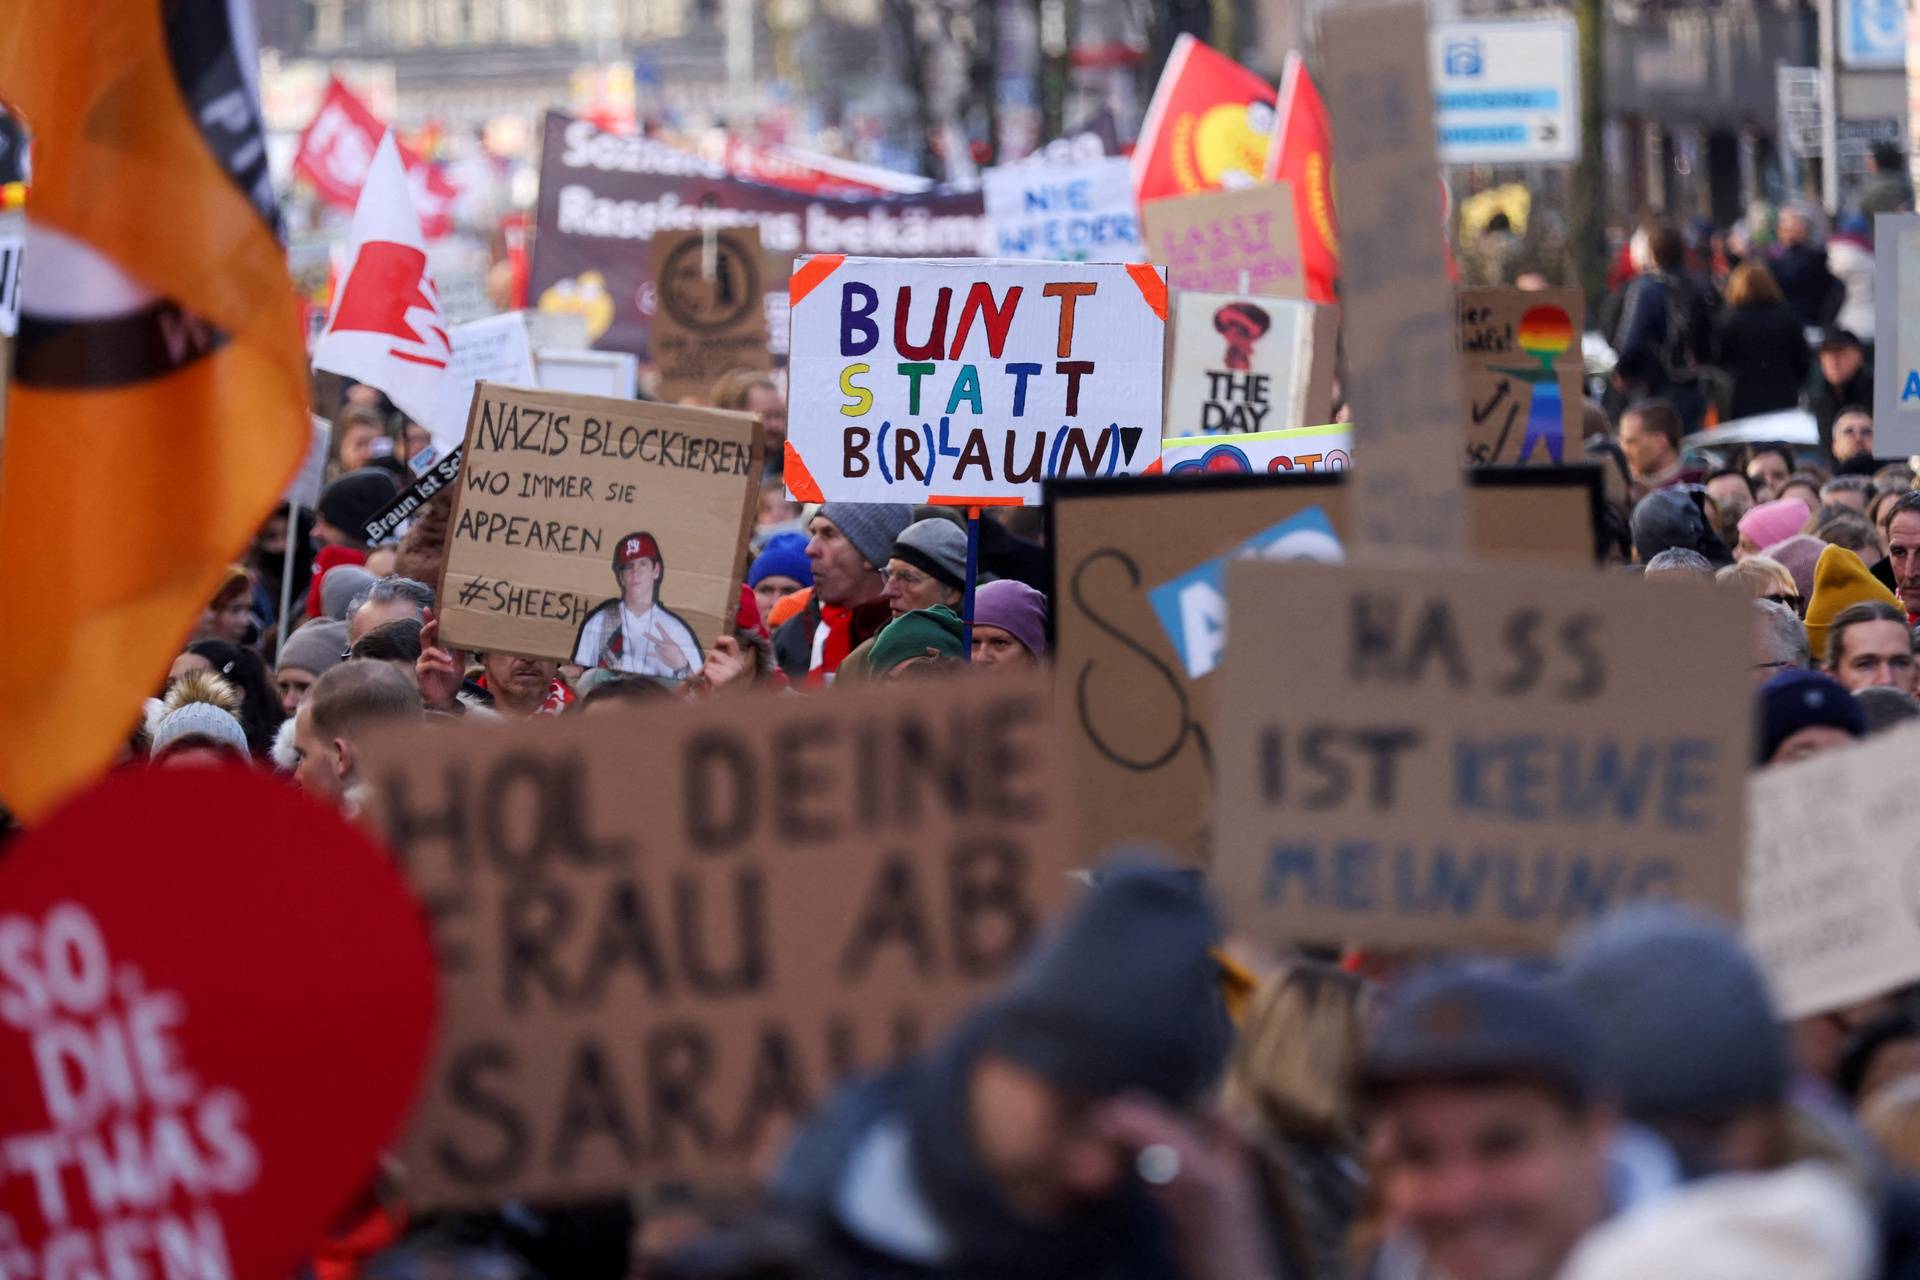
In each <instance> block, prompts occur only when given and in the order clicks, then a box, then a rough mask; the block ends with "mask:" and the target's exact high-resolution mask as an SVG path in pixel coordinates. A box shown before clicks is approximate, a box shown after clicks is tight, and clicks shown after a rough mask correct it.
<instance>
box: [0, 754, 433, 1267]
mask: <svg viewBox="0 0 1920 1280" xmlns="http://www.w3.org/2000/svg"><path fill="white" fill-rule="evenodd" d="M436 1003H437V994H436V990H435V971H434V960H433V951H432V944H431V941H430V938H429V935H428V932H427V927H426V922H425V918H424V916H423V914H422V912H421V909H420V908H419V906H418V905H417V904H416V903H415V902H414V900H413V898H412V897H411V896H410V894H409V893H408V891H407V888H406V885H405V883H404V881H403V880H402V879H401V876H400V874H399V871H398V870H397V868H396V867H395V866H394V865H393V862H392V859H391V858H390V857H389V856H388V854H387V853H386V852H385V851H384V850H382V849H381V848H380V847H379V846H378V845H376V844H375V843H374V842H373V841H372V840H371V839H370V838H369V837H368V836H367V835H366V833H364V832H362V831H361V830H360V829H359V828H357V827H354V826H352V825H350V824H349V823H347V822H346V821H345V820H344V819H342V818H341V817H340V816H339V815H338V814H337V813H336V812H334V811H333V810H331V809H327V808H323V807H322V806H320V805H319V804H317V803H315V802H314V801H313V800H311V799H309V798H308V797H306V796H304V795H302V794H301V793H299V792H298V791H295V790H293V789H292V788H290V787H288V786H286V785H285V784H283V783H281V782H279V781H277V780H275V779H273V778H271V777H269V776H267V775H265V774H261V773H255V772H249V771H247V770H243V769H237V768H227V767H223V768H207V769H192V768H188V769H167V770H129V771H126V772H122V773H120V774H117V775H115V776H113V777H111V778H109V779H107V780H106V781H105V782H103V783H101V784H100V785H99V786H97V787H94V788H93V789H92V790H91V791H89V792H87V793H86V794H84V795H82V796H80V797H79V798H78V799H76V800H74V801H72V802H71V803H69V804H68V805H66V806H65V807H64V808H63V809H61V810H60V811H59V812H58V813H56V814H55V815H54V816H53V817H52V818H51V819H49V820H48V821H47V822H45V823H44V824H42V825H41V826H40V827H38V828H37V829H35V830H33V831H30V832H28V833H27V834H25V835H23V836H21V837H19V838H18V839H16V840H15V841H14V842H13V843H12V844H11V845H10V846H8V847H7V849H6V851H5V856H4V857H0V1246H4V1247H6V1248H8V1249H10V1250H19V1249H24V1250H25V1251H26V1252H27V1253H29V1254H31V1255H32V1256H31V1258H30V1259H20V1258H19V1255H18V1254H17V1253H16V1254H15V1255H14V1256H13V1257H12V1258H10V1259H9V1262H10V1263H11V1262H14V1261H21V1260H30V1261H31V1262H32V1264H33V1268H32V1271H31V1274H36V1275H40V1276H47V1275H53V1274H62V1273H65V1274H100V1275H111V1274H116V1273H120V1274H129V1275H131V1274H143V1275H150V1276H153V1277H156V1280H159V1278H162V1277H172V1276H183V1275H191V1276H194V1277H197V1278H198V1277H207V1278H211V1277H215V1276H222V1275H224V1276H232V1277H241V1278H245V1277H256V1276H261V1277H267V1276H282V1275H286V1274H288V1273H289V1272H290V1271H291V1270H292V1269H293V1267H294V1265H295V1264H296V1263H297V1262H298V1260H299V1259H300V1258H302V1257H304V1256H305V1255H307V1254H308V1253H310V1252H311V1251H312V1250H313V1248H314V1246H315V1245H316V1244H317V1243H319V1242H320V1240H321V1239H322V1238H323V1237H324V1235H325V1234H326V1233H327V1231H328V1230H329V1229H330V1228H332V1227H333V1226H335V1225H336V1223H337V1222H338V1220H339V1218H340V1216H341V1214H342V1213H343V1212H344V1211H345V1210H346V1209H347V1208H348V1207H349V1206H350V1205H351V1204H352V1203H353V1202H354V1201H355V1200H356V1199H357V1197H358V1196H359V1194H360V1193H361V1192H363V1191H364V1190H365V1189H366V1188H367V1187H368V1185H369V1183H370V1182H371V1180H372V1179H373V1177H374V1174H375V1170H376V1166H377V1160H378V1156H379V1153H380V1152H381V1151H382V1150H384V1149H385V1148H386V1147H387V1146H389V1145H390V1144H391V1143H392V1142H393V1140H394V1139H395V1137H396V1136H397V1135H398V1133H399V1130H400V1125H401V1122H402V1120H403V1119H404V1118H405V1116H406V1112H407V1110H408V1107H409V1106H410V1104H411V1103H412V1101H413V1099H414V1096H415V1090H416V1088H417V1086H418V1085H419V1083H420V1080H421V1075H422V1072H423V1070H424V1068H425V1065H426V1059H427V1049H428V1042H429V1039H430V1036H431V1032H432V1026H433V1021H434V1014H435V1008H436ZM8 1218H11V1219H12V1226H13V1231H12V1232H11V1233H9V1232H8V1231H7V1229H6V1228H7V1226H8V1224H7V1222H6V1219H8ZM9 1236H11V1238H7V1237H9ZM8 1270H9V1273H12V1272H13V1267H12V1266H11V1265H10V1266H9V1267H8Z"/></svg>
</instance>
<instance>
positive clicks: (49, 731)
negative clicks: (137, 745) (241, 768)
mask: <svg viewBox="0 0 1920 1280" xmlns="http://www.w3.org/2000/svg"><path fill="white" fill-rule="evenodd" d="M250 30H251V23H250V18H249V17H248V10H247V6H246V0H197V2H196V3H191V4H179V3H167V2H165V0H13V5H12V11H11V12H10V13H9V14H8V20H7V23H6V28H5V30H4V31H0V95H4V98H5V102H6V106H7V108H8V109H9V110H10V111H13V112H16V113H17V114H19V115H20V116H21V117H23V118H24V119H25V121H26V124H27V129H28V131H29V134H30V136H31V138H32V146H33V185H32V188H31V190H30V192H29V194H28V197H27V206H26V212H27V243H26V249H25V253H24V255H23V259H22V290H23V298H22V308H21V309H22V314H21V319H20V333H19V339H18V345H17V347H16V348H15V363H14V372H13V383H12V387H11V390H10V393H9V396H8V402H7V415H6V436H5V440H4V445H3V448H4V458H3V459H0V564H4V565H5V569H4V571H0V802H4V803H5V804H6V805H7V806H9V807H10V808H11V809H13V811H14V812H15V813H16V814H18V815H19V816H20V817H22V818H25V819H28V820H31V819H34V818H36V817H38V816H39V815H41V814H43V813H45V812H46V811H47V810H48V809H49V808H50V807H51V806H52V805H53V804H55V803H56V802H57V801H59V800H60V799H61V798H62V797H63V796H64V795H66V794H67V793H69V792H71V791H73V790H74V789H76V788H78V787H80V786H82V785H84V784H85V783H87V782H88V781H89V780H91V779H92V778H93V777H94V776H95V775H97V774H98V773H99V772H100V771H101V770H102V769H104V768H106V767H107V766H108V765H109V764H111V763H112V762H113V760H114V758H115V756H116V755H117V753H118V752H119V750H120V748H121V745H122V744H123V743H124V742H125V741H126V739H127V735H128V734H129V732H131V730H132V729H133V727H134V725H135V724H136V722H137V721H138V719H139V716H140V708H141V700H142V698H143V697H144V696H146V695H148V694H151V693H153V692H155V691H156V689H157V688H158V687H159V685H160V684H161V682H162V681H163V680H164V678H165V676H166V671H167V666H168V663H169V662H170V660H171V659H172V657H173V656H174V654H176V653H177V652H179V650H180V647H181V645H182V644H183V643H184V641H185V640H186V639H187V637H188V635H189V633H190V632H191V630H192V628H193V626H194V623H195V622H196V620H197V619H198V618H199V616H200V612H201V610H202V609H203V608H204V607H205V605H206V603H207V600H208V599H209V598H210V597H211V595H212V594H213V590H214V587H215V586H216V584H217V583H218V582H219V580H220V575H221V570H222V566H224V565H226V564H227V563H229V562H230V561H232V560H233V559H235V558H236V557H237V556H238V555H239V554H240V552H241V550H242V548H244V547H245V546H246V544H247V540H248V538H249V537H250V536H251V534H252V532H253V530H254V529H255V527H256V526H257V525H258V524H259V522H260V521H261V520H262V519H263V518H264V517H265V516H266V514H267V513H268V512H269V511H270V510H271V509H272V508H273V506H274V504H275V503H276V502H277V501H278V500H279V498H280V495H281V492H282V491H283V489H284V488H285V486H286V484H287V482H288V480H289V479H290V478H291V477H292V475H293V473H294V471H295V469H296V468H297V467H298V465H299V463H300V460H301V458H302V456H303V455H304V454H305V452H306V449H307V443H308V423H307V415H306V402H307V383H306V370H305V367H304V366H305V361H304V353H303V351H302V348H301V341H300V334H299V331H298V329H297V327H296V320H295V303H294V296H293V288H292V283H291V281H290V280H289V278H288V274H287V268H286V259H285V256H284V254H283V252H282V250H281V246H280V241H279V237H278V235H277V233H276V218H275V212H274V208H273V197H272V188H271V186H270V184H269V181H268V177H267V157H266V146H265V137H264V133H263V130H262V128H261V124H260V113H259V108H258V105H257V93H256V91H255V88H254V80H255V78H256V76H257V63H256V61H255V59H254V51H253V50H252V49H251V48H248V47H243V41H241V40H238V39H236V32H247V31H250Z"/></svg>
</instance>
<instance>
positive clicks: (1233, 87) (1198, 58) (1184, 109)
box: [1133, 35, 1273, 203]
mask: <svg viewBox="0 0 1920 1280" xmlns="http://www.w3.org/2000/svg"><path fill="white" fill-rule="evenodd" d="M1272 123H1273V86H1272V85H1270V84H1268V83H1267V82H1266V81H1265V80H1262V79H1261V78H1260V77H1259V76H1257V75H1255V74H1254V73H1253V72H1251V71H1249V70H1247V69H1246V68H1245V67H1243V66H1241V65H1240V64H1239V63H1237V62H1235V61H1234V60H1233V59H1232V58H1229V57H1227V56H1226V55H1225V54H1223V53H1220V52H1217V51H1216V50H1214V49H1212V48H1209V47H1208V46H1207V45H1205V44H1202V43H1201V42H1200V41H1198V40H1196V39H1194V38H1193V37H1192V36H1190V35H1182V36H1181V37H1180V38H1179V39H1178V40H1176V41H1174V45H1173V52H1172V54H1170V55H1169V56H1168V58H1167V66H1166V69H1165V70H1164V71H1162V72H1161V73H1160V83H1159V85H1158V86H1157V87H1156V88H1155V89H1154V91H1153V101H1152V102H1151V103H1149V104H1148V105H1147V118H1146V120H1145V121H1144V122H1143V123H1142V124H1141V126H1140V140H1139V141H1138V142H1137V143H1136V144H1135V145H1134V149H1133V196H1134V199H1135V200H1138V201H1140V202H1142V203H1144V202H1146V201H1148V200H1160V199H1164V198H1165V197H1167V196H1190V195H1197V194H1199V193H1200V192H1203V191H1218V190H1220V189H1221V188H1222V187H1248V186H1252V185H1253V184H1254V183H1256V182H1258V181H1259V180H1260V171H1261V167H1262V165H1263V164H1264V162H1265V160H1266V155H1267V144H1268V141H1269V135H1270V133H1271V130H1272Z"/></svg>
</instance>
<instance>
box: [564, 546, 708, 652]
mask: <svg viewBox="0 0 1920 1280" xmlns="http://www.w3.org/2000/svg"><path fill="white" fill-rule="evenodd" d="M665 576H666V563H665V562H664V561H663V560H662V559H661V558H660V544H659V543H657V542H655V541H654V539H653V535H652V534H650V533H630V534H628V535H627V536H626V537H624V538H622V539H620V541H619V542H618V543H616V544H615V545H614V549H613V580H614V582H616V583H617V584H618V585H619V587H620V594H619V596H618V597H616V598H615V599H612V600H608V601H606V602H605V603H604V604H601V605H599V606H598V607H596V608H595V609H594V611H593V612H592V613H590V614H588V615H587V620H586V621H585V622H583V623H581V624H580V638H579V639H578V640H576V641H574V645H573V660H574V661H575V662H576V663H578V664H579V665H580V666H583V667H605V668H607V669H608V670H612V671H625V672H627V673H629V674H631V675H638V676H663V677H666V678H668V679H672V680H684V679H686V678H687V677H688V676H689V675H692V674H693V671H694V668H696V667H698V666H699V665H700V662H701V650H700V641H699V639H698V638H697V637H696V636H695V635H694V634H693V628H692V627H690V626H688V625H687V624H686V622H685V620H683V619H682V618H681V617H680V616H679V615H678V614H676V613H674V612H673V611H672V610H671V609H669V608H667V607H666V606H665V605H663V604H661V603H660V580H661V579H662V578H664V577H665Z"/></svg>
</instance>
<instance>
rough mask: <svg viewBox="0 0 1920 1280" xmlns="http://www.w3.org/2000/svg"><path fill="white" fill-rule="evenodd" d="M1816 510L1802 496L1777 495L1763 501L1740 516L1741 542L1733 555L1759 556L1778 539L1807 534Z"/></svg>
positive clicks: (1784, 539) (1743, 557)
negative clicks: (1809, 520)
mask: <svg viewBox="0 0 1920 1280" xmlns="http://www.w3.org/2000/svg"><path fill="white" fill-rule="evenodd" d="M1812 515H1813V512H1812V511H1810V510H1808V508H1807V504H1806V503H1804V502H1802V501H1800V499H1798V498H1775V499H1774V500H1773V501H1772V502H1763V503H1761V504H1760V505H1759V506H1757V507H1755V508H1754V509H1753V510H1751V511H1749V512H1747V514H1745V515H1744V516H1741V517H1740V545H1739V546H1737V547H1735V548H1734V549H1733V558H1734V559H1736V560H1745V559H1746V558H1747V557H1748V556H1757V555H1759V554H1760V553H1761V552H1763V551H1765V550H1766V549H1767V548H1768V547H1771V546H1773V545H1774V544H1775V543H1777V542H1785V541H1786V540H1787V539H1788V538H1791V537H1793V536H1794V535H1795V534H1796V533H1804V532H1805V531H1806V527H1807V519H1808V517H1810V516H1812Z"/></svg>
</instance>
